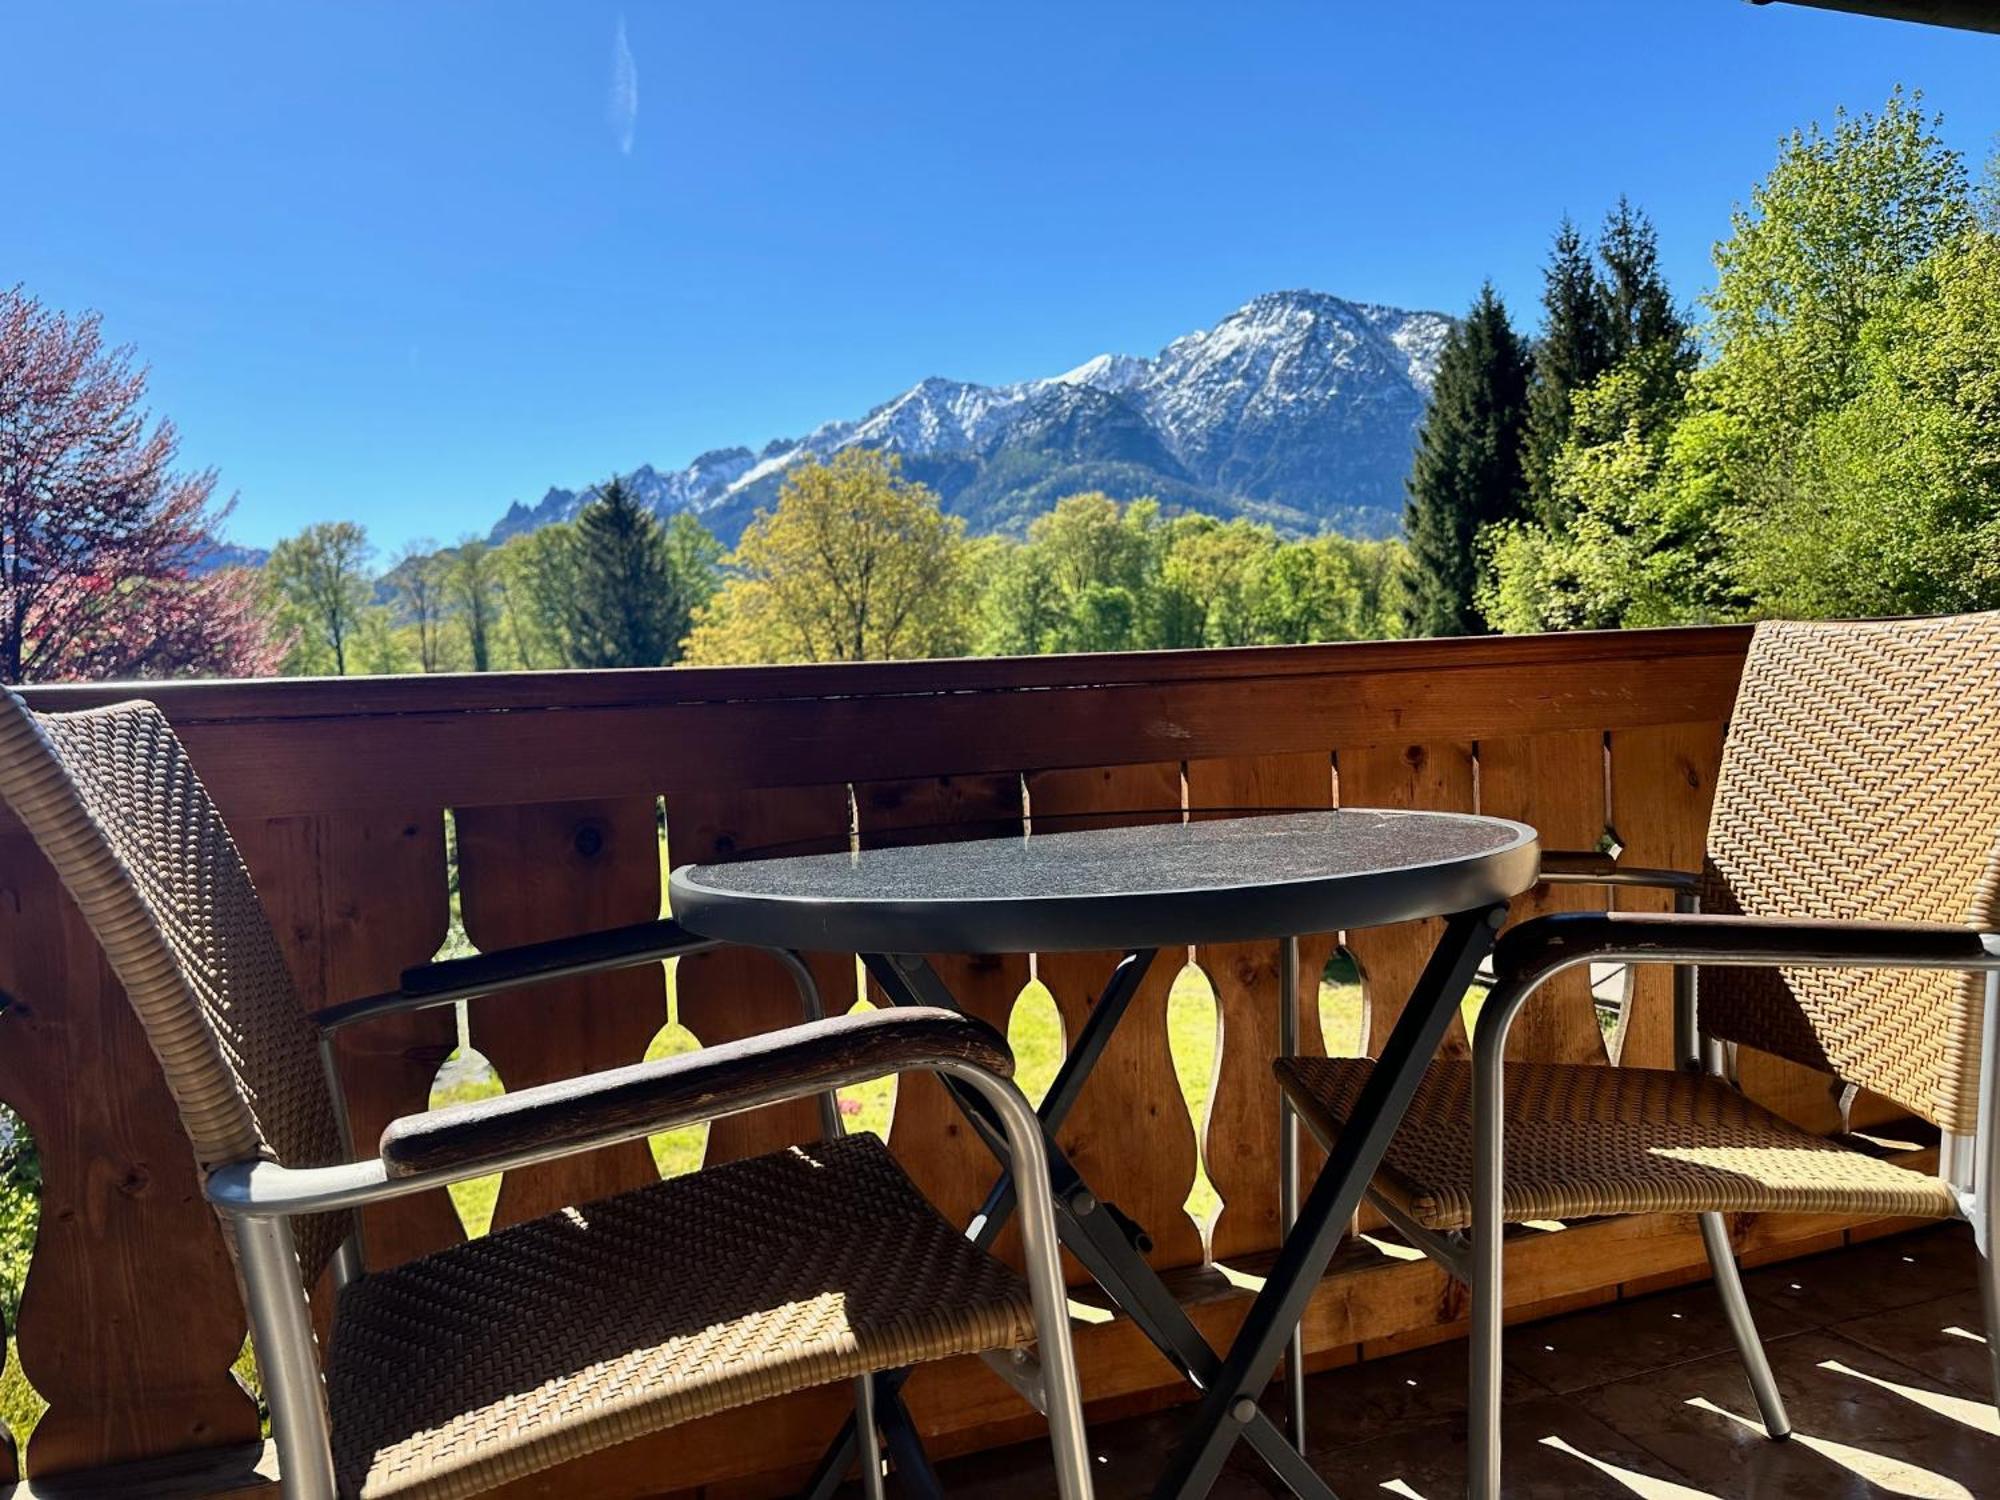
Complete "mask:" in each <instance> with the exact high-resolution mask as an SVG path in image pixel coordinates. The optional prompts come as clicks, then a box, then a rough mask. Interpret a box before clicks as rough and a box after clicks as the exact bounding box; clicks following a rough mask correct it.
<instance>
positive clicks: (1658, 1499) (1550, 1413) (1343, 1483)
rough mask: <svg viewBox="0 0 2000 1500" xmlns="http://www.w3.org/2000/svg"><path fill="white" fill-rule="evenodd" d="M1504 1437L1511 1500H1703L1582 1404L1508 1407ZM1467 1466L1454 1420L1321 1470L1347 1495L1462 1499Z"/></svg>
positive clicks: (1348, 1452)
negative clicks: (1639, 1499) (1640, 1499)
mask: <svg viewBox="0 0 2000 1500" xmlns="http://www.w3.org/2000/svg"><path fill="white" fill-rule="evenodd" d="M1501 1432H1502V1441H1503V1442H1504V1443H1505V1445H1506V1446H1505V1450H1504V1451H1505V1458H1506V1462H1505V1465H1504V1480H1503V1483H1502V1485H1501V1493H1502V1495H1503V1496H1504V1497H1505V1500H1570V1497H1576V1500H1588V1497H1593V1496H1603V1497H1605V1500H1613V1497H1616V1500H1633V1496H1634V1495H1635V1494H1638V1495H1644V1496H1648V1497H1649V1500H1702V1496H1701V1492H1700V1491H1697V1490H1691V1489H1687V1488H1686V1487H1685V1486H1684V1484H1683V1482H1682V1481H1681V1477H1680V1476H1679V1475H1678V1474H1676V1473H1675V1472H1674V1470H1673V1468H1672V1467H1671V1466H1670V1465H1668V1464H1666V1463H1663V1462H1662V1461H1661V1460H1660V1459H1659V1458H1658V1457H1657V1456H1656V1455H1654V1454H1652V1453H1649V1452H1647V1451H1646V1450H1645V1449H1644V1448H1642V1447H1640V1446H1639V1445H1638V1444H1636V1443H1634V1442H1632V1441H1630V1440H1629V1439H1627V1438H1623V1437H1621V1436H1619V1434H1618V1433H1616V1432H1614V1431H1612V1430H1611V1429H1610V1428H1609V1427H1607V1426H1606V1425H1605V1424H1604V1423H1602V1422H1599V1421H1598V1420H1596V1419H1595V1418H1594V1417H1592V1416H1590V1415H1589V1414H1588V1413H1586V1412H1584V1411H1583V1410H1582V1409H1581V1408H1579V1407H1578V1406H1577V1404H1576V1403H1575V1402H1574V1401H1571V1400H1567V1399H1564V1398H1561V1397H1556V1396H1541V1397H1537V1398H1535V1399H1533V1400H1529V1401H1521V1402H1517V1403H1515V1404H1513V1405H1511V1406H1509V1407H1507V1408H1506V1410H1505V1413H1504V1416H1503V1418H1502V1427H1501ZM1585 1455H1587V1457H1586V1456H1585ZM1593 1460H1594V1462H1593ZM1465 1464H1466V1448H1465V1424H1464V1422H1463V1421H1453V1422H1434V1423H1432V1424H1431V1425H1429V1426H1427V1427H1418V1428H1412V1429H1410V1430H1408V1431H1405V1432H1399V1433H1396V1434H1393V1435H1392V1436H1389V1437H1383V1438H1377V1439H1376V1440H1375V1441H1373V1442H1369V1443H1362V1444H1359V1445H1358V1446H1356V1447H1352V1448H1346V1449H1343V1450H1341V1451H1340V1452H1338V1453H1334V1454H1330V1455H1328V1456H1327V1457H1325V1458H1323V1459H1320V1460H1318V1461H1317V1464H1316V1466H1317V1467H1318V1469H1319V1470H1320V1472H1321V1473H1322V1474H1323V1475H1324V1476H1325V1477H1326V1481H1327V1483H1328V1484H1330V1485H1332V1486H1333V1489H1334V1492H1335V1493H1336V1494H1340V1495H1346V1496H1365V1495H1375V1496H1380V1495H1383V1494H1385V1493H1386V1494H1391V1495H1397V1496H1402V1497H1404V1500H1409V1497H1413V1496H1414V1497H1421V1500H1458V1497H1459V1496H1462V1495H1463V1494H1464V1493H1465ZM1649 1481H1650V1483H1649Z"/></svg>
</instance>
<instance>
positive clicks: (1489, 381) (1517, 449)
mask: <svg viewBox="0 0 2000 1500" xmlns="http://www.w3.org/2000/svg"><path fill="white" fill-rule="evenodd" d="M1527 416H1528V354H1527V350H1526V349H1525V348H1524V347H1523V345H1522V343H1521V340H1520V338H1519V337H1518V336H1517V335H1516V334H1515V332H1514V328H1513V325H1512V324H1511V323H1509V322H1508V320H1507V309H1506V307H1505V306H1504V305H1503V304H1502V303H1501V301H1500V298H1499V296H1498V295H1497V294H1496V293H1495V292H1494V290H1493V285H1492V283H1491V282H1488V283H1487V284H1486V285H1485V286H1483V287H1482V288H1480V292H1479V300H1478V301H1477V302H1475V303H1474V304H1473V307H1472V311H1471V312H1470V313H1469V314H1468V315H1467V316H1466V318H1465V320H1464V321H1463V322H1462V323H1460V324H1459V325H1458V326H1457V327H1456V328H1455V329H1453V330H1452V334H1451V337H1450V338H1449V339H1448V340H1447V341H1446V342H1445V346H1444V352H1443V354H1442V356H1441V357H1440V359H1439V361H1438V372H1437V381H1436V384H1435V385H1434V386H1433V387H1432V390H1431V405H1430V411H1429V413H1428V414H1427V415H1426V416H1425V418H1424V427H1423V433H1422V435H1421V437H1420V438H1419V440H1418V445H1417V457H1416V463H1415V465H1414V467H1413V468H1412V470H1411V474H1410V481H1409V490H1410V498H1409V503H1408V504H1407V505H1406V506H1405V508H1404V511H1403V529H1404V532H1405V533H1406V534H1407V536H1408V538H1409V544H1410V552H1411V561H1412V564H1413V576H1412V578H1411V582H1410V591H1409V595H1408V598H1407V600H1406V602H1405V604H1404V610H1403V614H1404V619H1405V621H1406V623H1407V624H1408V626H1409V631H1410V634H1412V635H1473V634H1478V633H1481V632H1484V631H1485V630H1486V628H1487V627H1486V624H1485V622H1484V621H1483V620H1482V619H1481V618H1480V616H1479V611H1478V609H1477V608H1476V607H1475V606H1474V603H1473V593H1474V589H1475V586H1476V584H1477V581H1478V574H1479V559H1478V555H1477V547H1476V543H1477V538H1478V535H1479V531H1480V528H1481V527H1484V526H1490V525H1492V524H1494V523H1495V522H1498V521H1506V520H1513V519H1516V518H1519V517H1521V516H1522V515H1523V514H1524V513H1525V511H1526V500H1527V494H1526V481H1525V478H1524V476H1523V474H1522V470H1521V451H1522V435H1523V432H1524V431H1525V429H1526V426H1527Z"/></svg>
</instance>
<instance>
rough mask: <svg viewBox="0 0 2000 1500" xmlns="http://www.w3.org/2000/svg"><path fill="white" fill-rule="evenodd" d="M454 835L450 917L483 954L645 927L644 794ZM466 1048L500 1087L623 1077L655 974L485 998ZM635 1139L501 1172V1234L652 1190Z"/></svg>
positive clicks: (650, 831) (493, 815)
mask: <svg viewBox="0 0 2000 1500" xmlns="http://www.w3.org/2000/svg"><path fill="white" fill-rule="evenodd" d="M455 821H456V823H457V827H458V871H459V873H458V889H459V907H460V912H461V914H462V915H463V917H464V920H465V933H466V936H467V937H469V938H470V939H471V940H472V942H473V945H474V946H475V947H477V948H479V949H481V950H482V951H484V952H491V951H493V950H495V949H499V948H505V947H509V946H512V945H515V944H519V943H537V942H546V941H547V940H548V939H550V938H556V937H567V936H569V935H571V934H573V933H579V932H591V931H595V930H597V929H600V928H605V927H618V926H623V925H625V924H626V923H630V922H644V921H649V920H651V919H652V918H653V917H656V916H658V915H659V910H660V842H659V822H658V811H657V808H656V804H655V802H654V800H653V798H651V797H625V798H618V799H615V800H611V801H604V802H569V803H560V802H558V803H536V804H532V805H529V806H524V807H493V808H466V809H462V810H460V811H459V812H458V813H457V814H456V816H455ZM466 1019H467V1029H468V1032H469V1034H470V1036H471V1039H472V1044H473V1046H474V1047H476V1048H478V1050H479V1051H480V1052H482V1053H484V1054H485V1055H486V1059H487V1061H488V1062H490V1063H492V1064H493V1067H494V1070H495V1071H496V1072H498V1073H499V1075H500V1079H501V1082H502V1083H504V1084H505V1085H506V1086H507V1087H508V1088H510V1089H522V1088H531V1087H533V1086H534V1085H536V1084H541V1083H553V1082H556V1081H557V1080H560V1079H564V1078H575V1077H578V1076H580V1075H582V1074H584V1073H590V1072H595V1071H597V1070H599V1069H602V1068H615V1067H622V1066H624V1065H625V1064H627V1063H634V1062H637V1061H639V1060H640V1059H641V1058H642V1057H644V1056H645V1053H646V1047H647V1044H648V1043H649V1042H651V1041H652V1039H653V1037H654V1035H655V1034H657V1033H658V1031H659V1030H660V1028H661V1027H662V1026H664V1025H666V1022H667V994H666V975H665V971H664V969H663V968H662V967H661V966H660V965H658V964H642V965H639V966H637V967H635V968H629V969H620V970H616V971H614V972H611V973H605V974H593V975H590V976H587V977H585V978H582V979H568V980H557V981H555V982H553V983H549V984H538V985H534V986H531V987H530V988H527V989H524V990H517V991H513V992H510V993H507V994H502V995H489V996H487V997H486V998H485V999H482V1000H478V1001H475V1002H473V1003H472V1004H471V1005H470V1006H469V1007H468V1010H467V1018H466ZM658 1180H659V1173H658V1171H657V1170H656V1169H655V1167H654V1165H653V1158H652V1153H651V1152H650V1151H648V1150H647V1148H646V1143H645V1142H644V1141H627V1142H624V1143H623V1144H620V1145H616V1146H609V1147H606V1148H604V1149H603V1150H599V1151H591V1152H587V1153H585V1154H584V1155H581V1156H571V1157H565V1158H563V1159H562V1160H560V1161H552V1162H547V1163H544V1164H542V1165H540V1166H534V1167H526V1168H522V1169H520V1170H517V1171H513V1172H509V1173H508V1174H507V1175H506V1177H505V1179H504V1180H503V1181H502V1182H501V1185H500V1198H499V1201H498V1203H496V1204H495V1206H494V1210H493V1224H494V1227H495V1228H501V1227H504V1226H505V1225H508V1224H518V1223H520V1222H521V1221H522V1220H524V1219H532V1218H536V1217H538V1216H539V1215H542V1214H545V1213H552V1212H554V1211H555V1210H556V1209H559V1208H562V1207H564V1206H566V1205H568V1204H573V1203H588V1202H590V1201H592V1200H593V1199H597V1198H603V1197H606V1196H608V1195H610V1194H612V1193H617V1192H622V1191H624V1190H626V1189H628V1188H634V1187H641V1186H644V1185H645V1184H647V1183H649V1182H657V1181H658Z"/></svg>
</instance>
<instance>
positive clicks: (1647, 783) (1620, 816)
mask: <svg viewBox="0 0 2000 1500" xmlns="http://www.w3.org/2000/svg"><path fill="white" fill-rule="evenodd" d="M1610 740H1611V827H1612V829H1613V830H1614V831H1615V832H1616V833H1617V835H1618V838H1619V840H1620V841H1621V842H1622V843H1623V845H1624V850H1625V852H1624V853H1623V854H1622V855H1620V856H1619V861H1620V863H1622V864H1627V865H1632V866H1637V867H1642V868H1646V869H1655V870H1689V871H1696V870H1699V869H1700V868H1701V860H1702V851H1703V849H1704V847H1705V846H1706V842H1707V837H1708V809H1709V805H1710V804H1711V803H1712V802H1713V801H1714V800H1715V775H1716V772H1717V771H1718V770H1719V769H1720V768H1721V765H1722V725H1721V724H1720V723H1718V722H1714V721H1710V722H1706V723H1699V724H1667V725H1662V726H1659V727H1657V728H1651V727H1649V728H1645V729H1614V730H1613V731H1612V732H1611V736H1610ZM1585 889H1586V890H1590V891H1591V892H1592V894H1593V896H1594V897H1595V898H1596V899H1597V900H1599V901H1602V900H1604V899H1605V897H1606V896H1607V895H1608V896H1609V897H1610V898H1611V900H1610V904H1611V905H1612V906H1614V907H1616V908H1617V909H1618V910H1620V911H1672V910H1673V908H1674V900H1673V895H1672V893H1671V892H1668V891H1648V890H1638V889H1633V888H1629V887H1621V888H1618V889H1615V890H1608V889H1607V888H1604V887H1585ZM1673 989H1674V986H1673V971H1672V970H1670V969H1664V968H1660V967H1659V966H1657V965H1645V964H1642V965H1639V966H1637V967H1636V968H1634V969H1633V971H1632V988H1631V1000H1630V1002H1629V1004H1628V1005H1627V1008H1626V1016H1625V1025H1624V1037H1623V1041H1622V1043H1621V1045H1620V1049H1619V1059H1618V1060H1619V1061H1620V1062H1621V1063H1623V1064H1624V1065H1625V1066H1626V1067H1634V1068H1671V1067H1674V1066H1676V1065H1677V1059H1676V1058H1675V1057H1674V998H1673Z"/></svg>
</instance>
